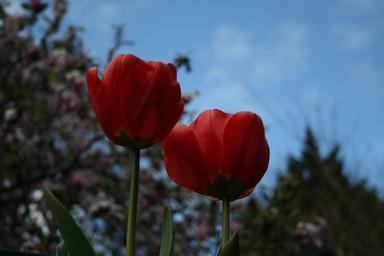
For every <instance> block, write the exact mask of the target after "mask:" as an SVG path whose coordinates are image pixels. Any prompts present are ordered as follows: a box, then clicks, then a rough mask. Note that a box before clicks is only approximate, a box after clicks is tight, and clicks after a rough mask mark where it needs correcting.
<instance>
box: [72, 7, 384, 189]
mask: <svg viewBox="0 0 384 256" xmlns="http://www.w3.org/2000/svg"><path fill="white" fill-rule="evenodd" d="M383 13H384V1H382V0H322V1H315V0H314V1H308V0H268V1H267V0H263V1H262V0H253V1H251V0H249V1H246V0H243V1H223V0H221V1H218V0H209V1H202V0H195V1H181V0H168V1H164V0H129V1H128V0H115V1H104V0H81V1H70V3H69V13H68V16H67V18H66V23H68V24H74V25H81V26H83V27H84V28H85V32H84V33H83V38H84V41H85V46H86V48H87V51H88V52H90V53H91V54H92V55H93V56H96V57H98V59H99V60H101V61H103V60H105V58H106V54H107V50H108V48H109V47H110V46H111V43H112V35H113V32H112V29H111V25H112V24H123V25H124V26H125V29H124V32H125V37H126V38H127V39H131V40H134V41H135V45H134V46H132V47H125V48H122V49H120V52H122V53H132V54H135V55H137V56H138V57H140V58H142V59H145V60H159V61H163V62H171V61H172V59H173V58H174V57H175V55H176V54H177V53H182V54H189V56H190V57H191V60H192V67H193V72H192V73H191V74H186V73H185V72H184V71H183V70H182V71H180V72H179V75H178V76H179V81H180V84H181V86H182V91H183V92H189V91H192V90H198V91H199V92H200V96H199V97H197V98H196V99H195V100H194V101H193V102H192V104H190V106H189V109H191V110H195V111H196V112H197V113H199V112H200V111H202V110H205V109H211V108H220V109H222V110H224V111H227V112H236V111H240V110H250V111H254V112H256V113H258V114H259V115H260V116H261V117H262V118H263V120H264V122H265V125H266V126H267V127H268V131H267V137H268V140H269V143H270V147H271V162H270V168H269V171H268V173H267V175H266V177H265V179H264V180H263V183H264V184H265V185H267V186H268V185H272V184H273V180H274V177H275V175H276V173H278V172H281V171H283V170H284V167H285V166H286V157H287V155H288V154H294V155H297V154H299V153H300V148H301V145H302V143H301V141H302V139H303V136H304V134H303V131H304V127H305V125H306V124H311V125H312V126H313V127H314V129H315V130H316V132H318V134H319V135H320V140H321V144H322V146H323V148H324V149H326V148H327V147H328V148H329V147H330V146H332V145H333V144H332V143H333V142H335V141H338V142H340V143H341V144H342V149H343V156H344V157H345V158H346V160H347V167H348V169H349V173H350V175H351V177H353V178H354V179H358V178H359V177H365V178H367V179H368V180H369V184H370V185H373V186H376V187H382V184H384V178H383V175H382V174H381V171H383V170H384V159H383V156H384V118H383V117H384V116H383V113H382V112H383V111H382V109H384V49H383V46H384V15H383Z"/></svg>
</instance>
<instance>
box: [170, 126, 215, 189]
mask: <svg viewBox="0 0 384 256" xmlns="http://www.w3.org/2000/svg"><path fill="white" fill-rule="evenodd" d="M163 147H164V154H165V160H164V161H165V168H166V170H167V173H168V176H169V177H170V178H171V179H172V180H173V181H174V182H175V183H176V184H178V185H179V186H183V187H186V188H188V189H190V190H192V191H195V192H196V193H200V194H202V193H203V191H204V186H205V185H206V184H207V183H208V177H207V176H206V175H205V173H204V172H205V171H206V167H205V166H204V163H203V160H202V154H201V151H200V148H199V145H198V143H197V139H196V136H195V134H194V133H193V131H192V129H191V128H189V127H188V126H185V125H183V124H177V125H176V126H175V128H174V129H173V130H172V131H171V133H170V134H169V135H168V136H167V137H166V138H165V139H164V140H163Z"/></svg>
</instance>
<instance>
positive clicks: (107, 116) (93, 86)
mask: <svg viewBox="0 0 384 256" xmlns="http://www.w3.org/2000/svg"><path fill="white" fill-rule="evenodd" d="M87 85H88V91H89V95H90V97H91V101H92V105H93V108H94V110H95V114H96V117H97V119H98V121H99V123H100V126H101V129H102V130H103V131H104V133H105V135H106V136H107V137H108V138H109V139H110V140H111V141H114V135H113V134H114V132H113V129H111V127H112V126H113V119H112V116H111V113H110V105H109V97H108V91H106V90H105V87H104V85H103V83H102V82H101V81H100V79H99V76H98V70H97V68H96V67H93V68H90V69H89V70H88V72H87Z"/></svg>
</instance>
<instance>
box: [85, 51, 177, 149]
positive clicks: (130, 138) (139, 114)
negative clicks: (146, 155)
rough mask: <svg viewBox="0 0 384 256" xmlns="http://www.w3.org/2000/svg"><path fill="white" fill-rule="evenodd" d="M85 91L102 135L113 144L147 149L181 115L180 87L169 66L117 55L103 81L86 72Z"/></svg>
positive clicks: (161, 137) (173, 124) (163, 135)
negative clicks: (89, 97)
mask: <svg viewBox="0 0 384 256" xmlns="http://www.w3.org/2000/svg"><path fill="white" fill-rule="evenodd" d="M87 84H88V90H89V93H90V96H91V101H92V104H93V108H94V110H95V113H96V116H97V119H98V120H99V123H100V126H101V128H102V129H103V131H104V133H105V135H106V136H107V137H108V138H109V139H110V140H111V141H112V142H113V143H115V144H118V145H121V146H124V147H129V148H138V149H140V148H147V147H150V146H152V145H154V144H155V143H157V142H160V141H161V140H163V139H164V138H165V137H166V136H167V135H168V134H169V132H170V131H171V130H172V128H173V127H174V126H175V124H176V123H177V121H178V120H179V118H180V115H181V113H182V112H183V108H184V103H183V101H182V99H181V92H180V85H179V83H178V82H177V79H176V69H175V67H174V66H173V65H172V64H164V63H161V62H150V61H149V62H147V61H143V60H141V59H139V58H137V57H135V56H133V55H131V54H127V55H123V54H119V55H117V56H116V57H114V58H113V59H112V61H111V62H110V63H109V65H108V66H107V68H106V70H105V72H104V76H103V78H102V80H100V79H99V77H98V72H97V68H96V67H93V68H90V69H89V70H88V74H87Z"/></svg>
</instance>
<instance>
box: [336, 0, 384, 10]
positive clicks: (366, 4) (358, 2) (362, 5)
mask: <svg viewBox="0 0 384 256" xmlns="http://www.w3.org/2000/svg"><path fill="white" fill-rule="evenodd" d="M380 1H381V0H340V3H341V5H342V6H343V8H353V9H355V10H358V11H370V10H372V9H374V8H375V7H376V5H377V4H378V3H380Z"/></svg>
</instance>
